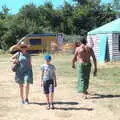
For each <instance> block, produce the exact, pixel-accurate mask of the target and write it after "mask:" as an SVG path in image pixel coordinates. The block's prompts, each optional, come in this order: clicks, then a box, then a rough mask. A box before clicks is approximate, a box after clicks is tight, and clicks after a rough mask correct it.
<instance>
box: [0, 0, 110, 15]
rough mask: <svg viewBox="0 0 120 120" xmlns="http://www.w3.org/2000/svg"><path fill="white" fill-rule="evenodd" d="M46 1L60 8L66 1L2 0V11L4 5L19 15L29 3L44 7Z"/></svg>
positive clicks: (104, 0) (69, 0) (0, 0)
mask: <svg viewBox="0 0 120 120" xmlns="http://www.w3.org/2000/svg"><path fill="white" fill-rule="evenodd" d="M45 1H51V2H52V3H53V5H54V7H59V6H61V5H63V3H64V0H0V10H1V8H2V6H3V5H6V6H7V7H8V8H9V9H10V13H13V14H14V13H17V12H18V11H19V9H20V8H21V7H22V6H23V5H25V4H28V3H34V4H36V5H42V4H44V2H45ZM66 1H68V2H69V3H73V2H72V0H66ZM102 2H104V3H107V2H111V0H102Z"/></svg>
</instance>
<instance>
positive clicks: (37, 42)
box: [29, 39, 41, 45]
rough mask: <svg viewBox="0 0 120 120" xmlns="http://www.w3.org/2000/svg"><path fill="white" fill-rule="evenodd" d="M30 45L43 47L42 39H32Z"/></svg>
mask: <svg viewBox="0 0 120 120" xmlns="http://www.w3.org/2000/svg"><path fill="white" fill-rule="evenodd" d="M29 42H30V45H41V39H30V40H29Z"/></svg>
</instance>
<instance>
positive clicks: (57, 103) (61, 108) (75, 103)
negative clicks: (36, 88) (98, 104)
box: [30, 101, 94, 111]
mask: <svg viewBox="0 0 120 120" xmlns="http://www.w3.org/2000/svg"><path fill="white" fill-rule="evenodd" d="M30 104H35V105H40V106H42V105H47V103H39V102H31V103H30ZM78 104H79V103H78V102H63V101H57V102H54V105H55V110H65V111H68V110H76V111H77V110H87V111H92V110H94V109H93V108H83V107H77V106H75V105H78ZM56 105H68V106H69V107H61V106H60V107H56ZM71 106H72V107H71ZM73 106H75V107H73Z"/></svg>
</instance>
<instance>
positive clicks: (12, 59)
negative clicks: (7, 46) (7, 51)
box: [10, 53, 18, 63]
mask: <svg viewBox="0 0 120 120" xmlns="http://www.w3.org/2000/svg"><path fill="white" fill-rule="evenodd" d="M17 55H18V53H15V54H14V55H13V56H12V57H11V58H10V61H11V62H14V63H17V62H18V60H17Z"/></svg>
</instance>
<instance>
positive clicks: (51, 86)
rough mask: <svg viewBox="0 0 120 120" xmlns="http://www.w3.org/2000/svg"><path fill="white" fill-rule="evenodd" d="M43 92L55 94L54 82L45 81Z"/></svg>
mask: <svg viewBox="0 0 120 120" xmlns="http://www.w3.org/2000/svg"><path fill="white" fill-rule="evenodd" d="M43 90H44V93H45V94H49V93H53V92H54V84H53V80H47V81H44V83H43Z"/></svg>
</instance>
